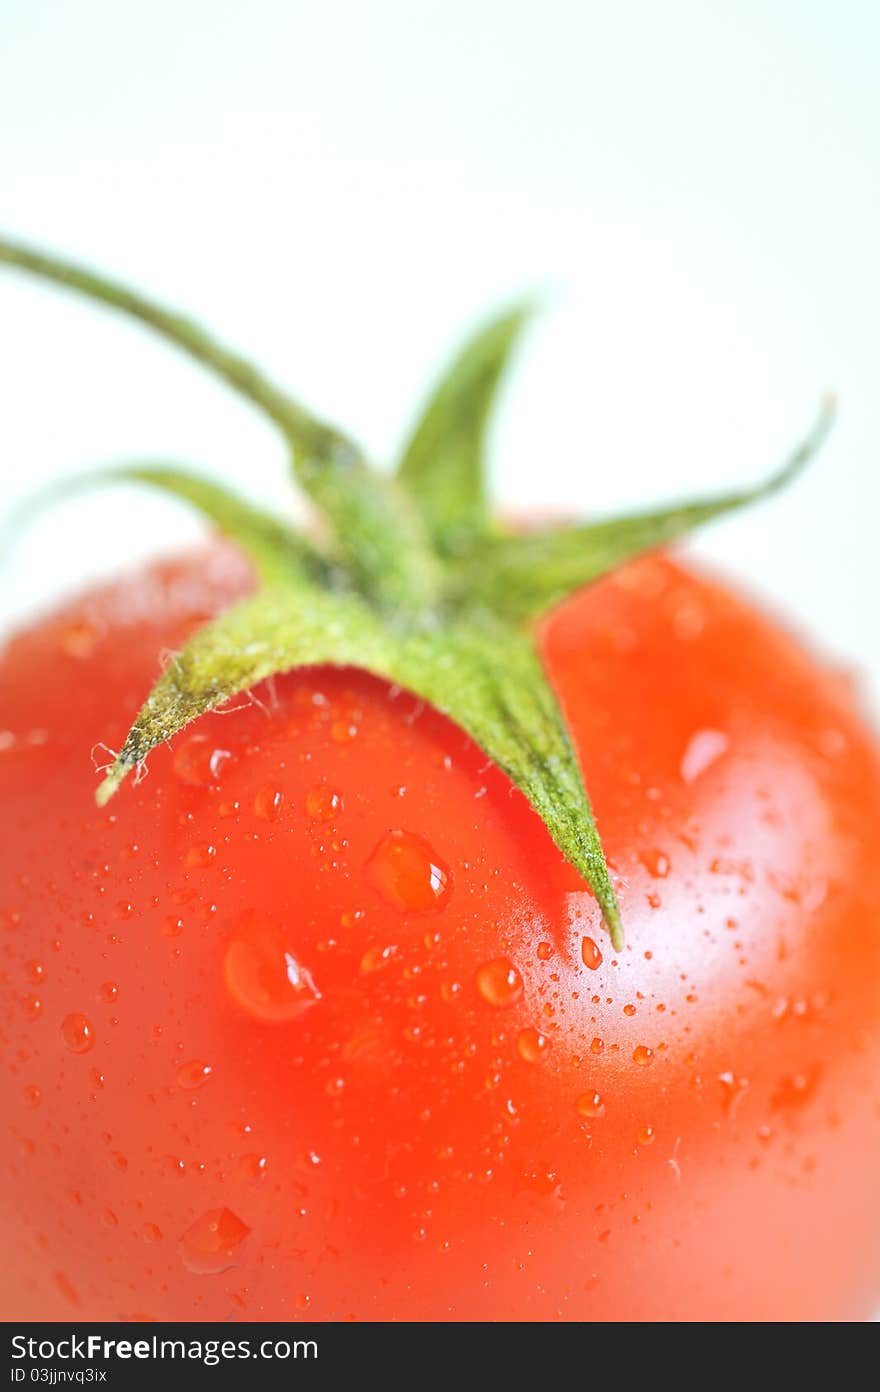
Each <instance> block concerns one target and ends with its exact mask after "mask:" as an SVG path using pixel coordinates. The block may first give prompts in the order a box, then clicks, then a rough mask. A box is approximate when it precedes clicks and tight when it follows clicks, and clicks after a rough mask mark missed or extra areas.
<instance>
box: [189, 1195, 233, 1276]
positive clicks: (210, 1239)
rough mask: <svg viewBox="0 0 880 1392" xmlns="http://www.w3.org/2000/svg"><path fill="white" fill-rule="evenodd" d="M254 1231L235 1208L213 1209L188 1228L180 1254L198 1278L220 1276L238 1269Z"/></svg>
mask: <svg viewBox="0 0 880 1392" xmlns="http://www.w3.org/2000/svg"><path fill="white" fill-rule="evenodd" d="M249 1232H250V1228H249V1227H248V1226H247V1224H246V1223H243V1222H242V1220H241V1219H240V1218H238V1217H237V1216H236V1215H235V1214H234V1213H233V1212H232V1211H231V1209H228V1208H212V1209H210V1210H209V1211H208V1212H207V1213H203V1214H202V1216H201V1217H200V1218H197V1219H196V1221H195V1222H194V1223H193V1224H192V1226H191V1227H189V1228H187V1230H186V1232H185V1233H184V1234H183V1237H182V1238H181V1239H180V1255H181V1257H182V1259H183V1264H184V1266H185V1267H186V1269H187V1270H188V1271H192V1272H193V1273H194V1275H196V1276H218V1275H219V1274H220V1273H221V1272H222V1271H228V1270H229V1268H230V1267H231V1266H235V1264H236V1262H237V1261H238V1259H239V1257H240V1250H239V1249H240V1248H241V1244H242V1243H243V1242H244V1240H245V1238H246V1237H247V1235H248V1233H249Z"/></svg>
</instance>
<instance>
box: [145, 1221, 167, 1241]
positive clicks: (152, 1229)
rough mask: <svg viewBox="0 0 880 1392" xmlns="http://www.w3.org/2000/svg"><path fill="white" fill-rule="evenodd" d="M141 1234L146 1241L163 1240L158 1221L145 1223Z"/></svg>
mask: <svg viewBox="0 0 880 1392" xmlns="http://www.w3.org/2000/svg"><path fill="white" fill-rule="evenodd" d="M141 1236H142V1237H143V1239H144V1242H161V1241H162V1229H161V1228H160V1227H159V1225H158V1224H157V1223H144V1226H143V1227H142V1228H141Z"/></svg>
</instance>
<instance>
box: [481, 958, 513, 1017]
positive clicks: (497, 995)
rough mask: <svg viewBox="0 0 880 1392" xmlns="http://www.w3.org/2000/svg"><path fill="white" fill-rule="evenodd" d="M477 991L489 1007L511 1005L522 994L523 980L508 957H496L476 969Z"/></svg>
mask: <svg viewBox="0 0 880 1392" xmlns="http://www.w3.org/2000/svg"><path fill="white" fill-rule="evenodd" d="M476 981H477V990H478V991H479V993H480V995H481V996H482V997H483V1000H484V1001H488V1003H489V1005H495V1006H498V1007H500V1008H503V1007H504V1006H508V1005H513V1004H514V1002H515V1001H518V1000H519V998H520V996H521V995H522V992H523V979H522V977H521V976H520V974H519V972H518V971H517V969H516V967H515V966H514V965H513V963H512V962H511V961H510V959H509V958H508V957H496V958H495V959H494V961H492V962H484V963H483V965H482V966H481V967H479V968H478V969H477V975H476Z"/></svg>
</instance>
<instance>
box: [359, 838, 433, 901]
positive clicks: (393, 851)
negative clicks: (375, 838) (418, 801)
mask: <svg viewBox="0 0 880 1392" xmlns="http://www.w3.org/2000/svg"><path fill="white" fill-rule="evenodd" d="M366 871H367V878H368V880H369V881H370V883H371V884H372V885H373V887H374V889H376V890H378V892H379V893H380V894H381V895H382V898H383V899H385V900H387V902H388V903H389V904H392V905H393V906H394V907H395V908H397V909H403V910H404V911H407V910H408V911H415V912H425V911H427V910H429V909H438V908H440V907H441V906H442V905H443V903H444V901H445V900H446V899H447V898H448V896H449V892H450V890H451V888H452V875H451V873H450V871H449V869H448V867H447V866H446V865H444V864H443V862H442V861H441V860H440V858H439V856H437V855H436V854H435V852H434V851H433V850H432V849H431V847H430V846H429V845H428V843H427V841H426V840H425V839H424V837H421V836H417V835H416V834H415V833H414V832H412V831H401V830H395V831H389V832H387V833H386V834H385V835H384V836H383V837H382V840H381V841H380V842H379V844H378V845H377V847H376V849H375V850H374V851H373V854H372V855H371V856H370V859H369V860H368V861H367V866H366Z"/></svg>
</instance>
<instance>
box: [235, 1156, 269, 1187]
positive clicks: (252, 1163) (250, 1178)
mask: <svg viewBox="0 0 880 1392" xmlns="http://www.w3.org/2000/svg"><path fill="white" fill-rule="evenodd" d="M268 1163H269V1162H268V1160H267V1159H266V1157H265V1155H256V1154H254V1153H251V1154H249V1155H241V1156H239V1160H238V1164H237V1166H236V1169H237V1170H238V1173H239V1174H240V1176H241V1178H242V1179H244V1180H247V1182H248V1183H249V1184H255V1183H256V1182H257V1180H259V1179H262V1178H263V1176H264V1175H265V1173H266V1168H267V1166H268Z"/></svg>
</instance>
